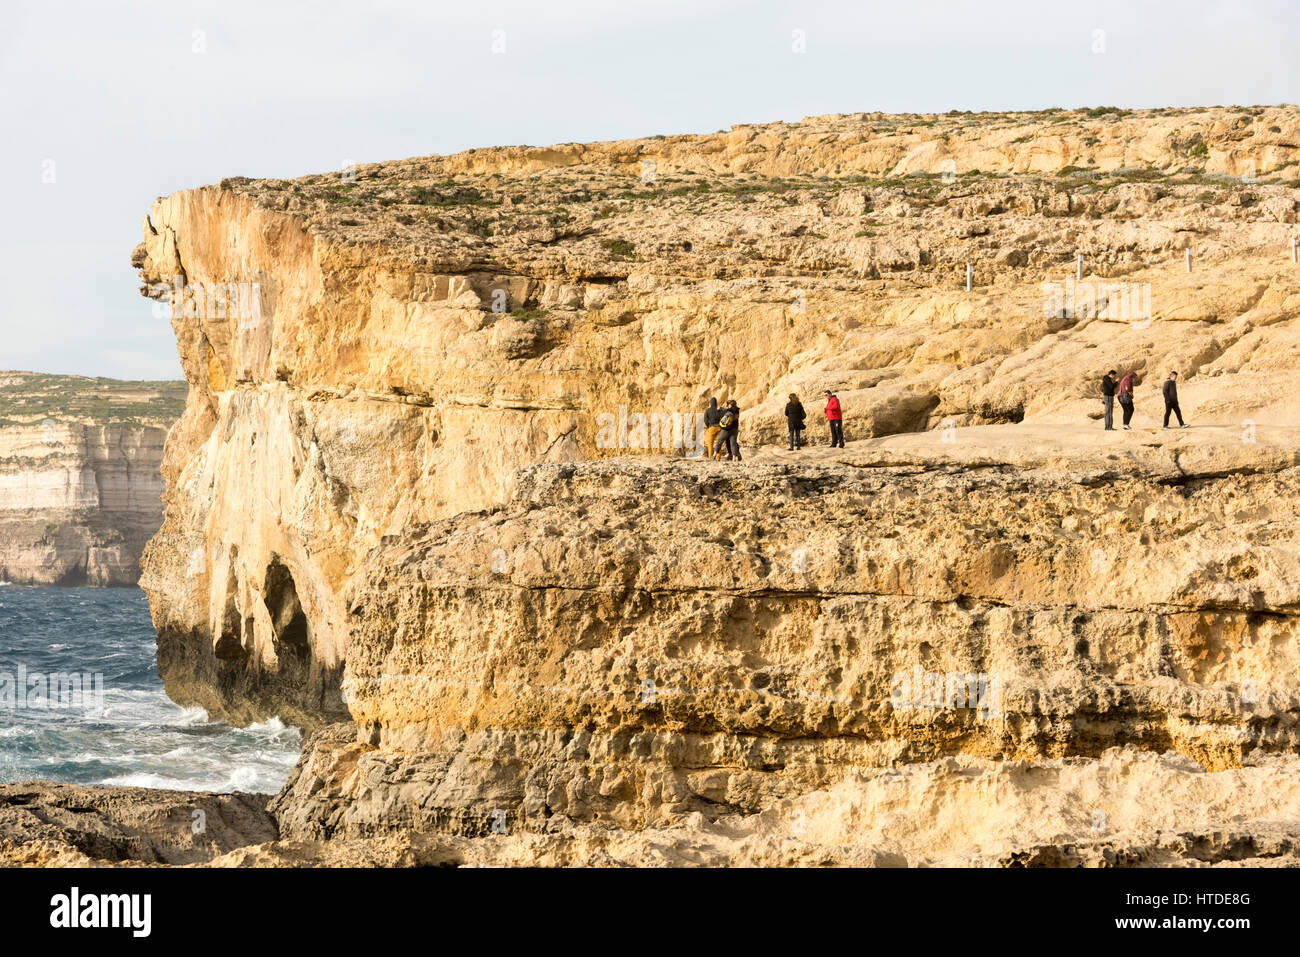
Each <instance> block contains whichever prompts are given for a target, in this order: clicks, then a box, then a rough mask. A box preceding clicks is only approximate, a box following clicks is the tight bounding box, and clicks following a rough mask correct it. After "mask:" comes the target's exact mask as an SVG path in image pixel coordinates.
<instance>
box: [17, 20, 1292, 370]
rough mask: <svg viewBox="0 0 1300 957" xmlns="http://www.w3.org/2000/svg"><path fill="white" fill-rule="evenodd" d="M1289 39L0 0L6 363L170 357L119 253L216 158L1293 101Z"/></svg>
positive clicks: (331, 155) (281, 168)
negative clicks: (860, 114)
mask: <svg viewBox="0 0 1300 957" xmlns="http://www.w3.org/2000/svg"><path fill="white" fill-rule="evenodd" d="M796 30H797V31H802V36H803V38H804V45H805V48H806V52H803V53H796V52H795V47H796V46H797V44H796V43H795V33H794V31H796ZM495 31H501V32H500V33H496V32H495ZM1097 31H1104V35H1099V34H1098V33H1097ZM1099 39H1100V42H1099ZM494 41H495V44H496V46H497V48H498V50H499V49H500V47H501V46H502V45H503V44H504V51H503V52H494V50H493V46H494ZM1099 46H1100V47H1102V48H1104V49H1103V50H1102V51H1098V47H1099ZM1297 50H1300V4H1298V3H1296V2H1295V0H1201V2H1197V0H1185V2H1177V0H1174V2H1165V3H1155V2H1143V0H1116V2H1100V3H1099V2H1068V3H1067V2H1057V0H1024V2H1014V0H1008V2H997V0H984V2H940V0H892V2H888V3H878V2H870V0H862V2H848V0H845V2H831V0H821V2H799V0H781V2H765V0H749V2H740V0H681V2H678V0H644V2H643V0H550V2H547V0H462V2H458V3H443V2H436V0H429V2H415V0H354V2H333V0H318V2H313V3H301V4H300V3H292V4H291V3H284V2H277V0H256V2H253V0H220V2H215V0H214V2H190V0H135V2H132V0H117V2H115V0H79V2H75V0H2V4H0V138H2V142H3V147H2V148H0V204H2V206H0V208H2V209H3V213H2V214H0V282H3V294H2V295H0V321H2V322H3V331H2V335H0V369H13V368H18V369H31V370H36V371H43V372H70V373H78V374H82V375H109V376H117V377H124V378H163V377H167V378H170V377H179V376H180V366H179V363H178V362H177V360H176V350H175V345H174V342H173V339H172V334H171V329H170V327H169V325H168V323H167V321H166V320H163V319H156V318H154V316H153V312H152V309H151V303H150V302H149V301H148V300H145V299H142V298H141V297H140V296H139V294H138V292H137V281H136V274H135V272H134V270H132V269H131V266H130V263H129V258H130V254H131V250H132V249H133V248H134V246H135V245H136V243H137V242H139V239H140V221H141V219H142V218H143V217H144V215H145V213H146V212H147V211H148V207H149V204H150V203H151V202H152V201H153V199H154V198H155V197H157V196H160V195H164V194H167V193H170V192H173V191H175V190H178V189H183V188H186V187H190V186H199V185H203V184H206V183H213V182H216V181H217V180H219V179H221V178H222V177H223V176H238V175H244V176H275V177H290V176H298V175H302V174H305V173H314V172H322V171H325V170H332V169H338V168H339V167H340V166H341V165H342V164H343V163H344V162H345V161H349V160H351V161H356V162H370V161H378V160H387V159H397V158H401V157H407V156H419V155H426V154H430V153H452V152H456V151H458V150H462V149H466V148H469V147H473V146H497V145H506V144H520V143H527V144H534V145H542V144H547V143H557V142H568V141H587V140H602V139H618V138H621V137H631V136H644V135H651V134H656V133H665V134H666V133H681V132H687V133H694V132H713V131H714V130H718V129H722V128H724V127H728V126H730V125H732V124H734V123H751V122H763V121H773V120H791V121H793V120H798V119H801V118H802V117H804V116H809V115H815V114H820V113H848V112H857V111H859V110H867V111H870V110H885V111H918V112H919V111H945V110H950V109H959V110H967V109H969V110H1003V109H1042V108H1045V107H1052V106H1058V107H1076V106H1097V105H1115V106H1126V107H1145V106H1196V105H1219V104H1223V105H1228V104H1277V103H1285V102H1296V101H1300V94H1298V93H1297V81H1300V55H1298V54H1297V52H1296V51H1297ZM50 178H52V179H53V182H46V181H45V180H47V179H50Z"/></svg>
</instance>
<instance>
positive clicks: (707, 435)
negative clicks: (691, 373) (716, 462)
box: [704, 398, 722, 459]
mask: <svg viewBox="0 0 1300 957" xmlns="http://www.w3.org/2000/svg"><path fill="white" fill-rule="evenodd" d="M721 419H722V410H721V409H719V408H718V400H717V399H716V398H713V399H709V407H708V408H707V409H705V410H704V455H705V457H706V458H710V459H720V458H722V453H721V452H718V453H717V454H714V451H713V447H714V446H715V445H717V444H718V433H719V432H721V431H722V427H721V426H719V425H718V422H719V421H720V420H721Z"/></svg>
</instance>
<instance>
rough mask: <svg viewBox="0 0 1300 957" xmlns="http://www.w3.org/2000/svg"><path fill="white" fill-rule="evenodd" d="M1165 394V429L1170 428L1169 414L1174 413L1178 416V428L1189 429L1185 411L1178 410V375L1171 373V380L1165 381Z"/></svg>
mask: <svg viewBox="0 0 1300 957" xmlns="http://www.w3.org/2000/svg"><path fill="white" fill-rule="evenodd" d="M1162 391H1163V393H1164V397H1165V426H1164V427H1165V428H1166V429H1167V428H1169V413H1170V412H1172V413H1173V414H1174V415H1176V416H1178V427H1179V428H1180V429H1185V428H1187V423H1186V422H1184V421H1183V410H1182V409H1180V408H1178V373H1177V372H1171V373H1169V378H1168V379H1166V380H1165V384H1164V388H1163V390H1162Z"/></svg>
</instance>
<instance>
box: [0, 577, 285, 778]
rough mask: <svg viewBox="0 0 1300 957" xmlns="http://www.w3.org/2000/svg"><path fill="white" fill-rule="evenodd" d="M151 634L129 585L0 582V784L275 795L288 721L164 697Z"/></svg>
mask: <svg viewBox="0 0 1300 957" xmlns="http://www.w3.org/2000/svg"><path fill="white" fill-rule="evenodd" d="M154 640H155V636H154V630H153V624H152V623H151V622H150V620H149V604H148V602H147V601H146V599H145V595H144V592H142V591H141V590H140V589H138V588H33V587H28V586H24V585H14V584H9V583H0V782H10V781H26V780H31V779H36V778H39V779H43V780H47V781H63V782H67V783H72V784H124V785H134V786H137V787H149V788H177V789H181V790H189V791H253V792H263V793H270V792H274V791H278V790H279V789H280V786H281V785H283V784H284V782H285V780H286V779H287V778H288V776H289V771H290V770H291V769H292V767H293V764H294V762H295V761H296V760H297V758H298V753H299V750H300V746H301V735H300V734H299V732H298V731H297V729H295V728H292V727H289V726H287V725H284V724H282V723H281V722H280V721H279V720H278V719H274V718H273V719H271V720H269V721H264V722H261V723H259V724H254V725H251V726H250V727H247V728H236V727H232V726H231V725H229V724H227V723H225V722H224V721H212V720H209V718H208V715H207V714H206V712H204V711H203V710H202V709H201V708H182V707H180V706H179V705H177V704H175V703H174V702H173V701H171V699H169V698H168V697H167V695H166V693H165V692H164V691H163V683H162V679H161V678H159V677H158V668H157V654H156V648H155V644H154Z"/></svg>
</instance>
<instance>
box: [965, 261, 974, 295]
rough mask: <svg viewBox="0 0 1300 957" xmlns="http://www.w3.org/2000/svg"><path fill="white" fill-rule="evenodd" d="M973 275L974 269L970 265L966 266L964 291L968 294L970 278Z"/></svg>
mask: <svg viewBox="0 0 1300 957" xmlns="http://www.w3.org/2000/svg"><path fill="white" fill-rule="evenodd" d="M974 275H975V267H974V266H972V265H971V264H970V263H967V264H966V291H967V292H970V283H971V277H972V276H974Z"/></svg>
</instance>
